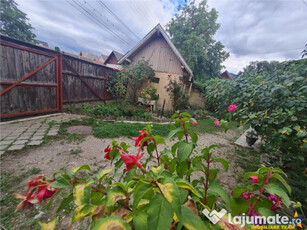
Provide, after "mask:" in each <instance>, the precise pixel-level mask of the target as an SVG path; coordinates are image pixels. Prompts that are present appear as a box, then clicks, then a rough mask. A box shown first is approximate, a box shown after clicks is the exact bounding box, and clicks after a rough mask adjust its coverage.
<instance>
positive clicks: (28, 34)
mask: <svg viewBox="0 0 307 230" xmlns="http://www.w3.org/2000/svg"><path fill="white" fill-rule="evenodd" d="M17 5H18V4H17V3H16V2H15V1H14V0H1V4H0V15H1V18H0V31H1V34H3V35H5V36H9V37H11V38H15V39H18V40H21V41H25V42H33V43H37V41H36V40H35V37H36V35H35V34H34V33H33V32H32V30H33V27H32V26H31V24H30V23H28V22H27V21H28V20H29V19H28V18H27V15H26V14H25V13H24V12H22V11H21V10H19V9H18V7H17Z"/></svg>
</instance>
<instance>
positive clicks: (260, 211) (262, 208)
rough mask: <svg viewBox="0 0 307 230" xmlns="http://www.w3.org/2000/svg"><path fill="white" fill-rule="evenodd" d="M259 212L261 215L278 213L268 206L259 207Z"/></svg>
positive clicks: (266, 215) (267, 215)
mask: <svg viewBox="0 0 307 230" xmlns="http://www.w3.org/2000/svg"><path fill="white" fill-rule="evenodd" d="M258 212H259V214H260V216H265V217H269V216H275V215H276V213H275V212H273V211H272V210H271V209H268V208H265V207H261V208H259V209H258Z"/></svg>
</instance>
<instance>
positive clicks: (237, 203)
mask: <svg viewBox="0 0 307 230" xmlns="http://www.w3.org/2000/svg"><path fill="white" fill-rule="evenodd" d="M230 210H231V214H232V215H233V216H236V215H240V214H242V213H246V212H247V211H248V204H247V202H246V200H244V199H243V198H242V197H239V198H231V199H230Z"/></svg>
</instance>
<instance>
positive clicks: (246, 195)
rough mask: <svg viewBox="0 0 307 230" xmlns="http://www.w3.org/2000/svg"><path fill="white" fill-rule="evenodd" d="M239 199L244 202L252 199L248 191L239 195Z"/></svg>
mask: <svg viewBox="0 0 307 230" xmlns="http://www.w3.org/2000/svg"><path fill="white" fill-rule="evenodd" d="M241 197H242V198H243V199H244V200H249V199H250V198H251V197H252V193H251V192H250V191H245V192H243V193H242V194H241Z"/></svg>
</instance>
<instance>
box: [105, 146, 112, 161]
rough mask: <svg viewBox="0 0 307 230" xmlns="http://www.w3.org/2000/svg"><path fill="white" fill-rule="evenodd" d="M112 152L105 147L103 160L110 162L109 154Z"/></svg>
mask: <svg viewBox="0 0 307 230" xmlns="http://www.w3.org/2000/svg"><path fill="white" fill-rule="evenodd" d="M111 151H112V148H110V147H109V146H107V147H106V148H105V149H104V152H105V153H106V154H105V155H104V158H106V159H108V160H110V152H111Z"/></svg>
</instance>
